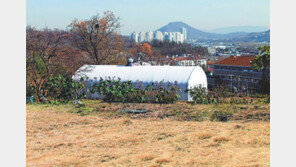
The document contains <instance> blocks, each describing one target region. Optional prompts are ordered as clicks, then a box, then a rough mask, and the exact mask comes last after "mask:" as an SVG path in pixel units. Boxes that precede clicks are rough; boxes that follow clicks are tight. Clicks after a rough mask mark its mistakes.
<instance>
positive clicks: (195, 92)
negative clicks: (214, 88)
mask: <svg viewBox="0 0 296 167" xmlns="http://www.w3.org/2000/svg"><path fill="white" fill-rule="evenodd" d="M187 92H189V94H190V96H191V97H192V100H193V102H194V103H195V104H196V103H201V104H208V103H211V99H210V96H209V95H208V93H207V89H206V88H205V87H202V86H201V85H199V86H195V87H193V88H191V89H189V90H187Z"/></svg>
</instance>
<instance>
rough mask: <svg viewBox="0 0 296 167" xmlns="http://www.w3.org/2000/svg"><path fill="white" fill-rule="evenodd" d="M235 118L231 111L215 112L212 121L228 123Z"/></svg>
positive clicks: (211, 117)
mask: <svg viewBox="0 0 296 167" xmlns="http://www.w3.org/2000/svg"><path fill="white" fill-rule="evenodd" d="M232 116H233V113H232V112H229V111H214V112H213V113H212V114H211V116H210V119H211V121H222V122H227V121H228V120H229V119H230V118H231V117H232Z"/></svg>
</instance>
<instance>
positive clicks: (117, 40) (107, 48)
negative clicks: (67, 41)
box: [69, 11, 123, 64]
mask: <svg viewBox="0 0 296 167" xmlns="http://www.w3.org/2000/svg"><path fill="white" fill-rule="evenodd" d="M69 27H70V34H71V38H72V39H71V43H72V45H73V46H74V48H75V49H78V50H80V51H82V52H87V53H88V55H89V58H90V59H91V60H92V63H93V64H109V63H110V62H109V60H113V58H114V57H116V56H118V54H119V53H120V52H121V50H122V49H123V44H122V43H123V40H122V39H121V37H120V35H119V34H118V33H117V31H118V29H119V28H120V23H119V18H118V17H116V16H115V15H114V14H113V13H112V12H110V11H106V12H104V14H103V16H102V17H100V16H99V14H97V15H94V16H92V17H91V18H90V19H89V20H82V21H78V20H74V21H73V22H72V23H71V24H70V25H69Z"/></svg>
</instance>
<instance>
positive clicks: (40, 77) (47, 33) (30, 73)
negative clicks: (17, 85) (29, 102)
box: [26, 27, 61, 100]
mask: <svg viewBox="0 0 296 167" xmlns="http://www.w3.org/2000/svg"><path fill="white" fill-rule="evenodd" d="M60 41H61V35H60V32H54V31H51V30H49V29H47V28H45V29H43V30H36V29H35V28H32V27H27V29H26V72H27V74H26V79H27V83H32V84H33V86H34V87H35V92H36V94H37V98H38V99H39V100H41V98H42V96H43V95H44V94H45V93H46V92H45V83H46V82H47V80H48V78H49V77H51V76H52V75H53V74H54V73H56V71H57V70H58V68H57V66H56V63H57V62H56V61H55V60H54V59H55V58H56V55H57V49H58V45H59V43H60Z"/></svg>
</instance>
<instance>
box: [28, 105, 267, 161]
mask: <svg viewBox="0 0 296 167" xmlns="http://www.w3.org/2000/svg"><path fill="white" fill-rule="evenodd" d="M70 108H71V105H60V106H57V107H56V106H51V107H45V106H43V105H27V127H26V129H27V139H26V140H27V141H26V147H27V152H26V155H27V166H269V165H270V158H269V157H270V124H269V121H229V122H211V121H200V122H198V121H180V120H176V119H171V118H170V117H165V118H162V119H160V118H157V117H137V118H133V117H129V116H124V115H123V116H120V117H118V116H110V115H108V117H106V116H105V115H102V114H99V113H93V114H88V115H84V116H82V115H80V114H76V113H69V112H65V110H67V109H68V110H69V109H70ZM107 108H108V107H107Z"/></svg>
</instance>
